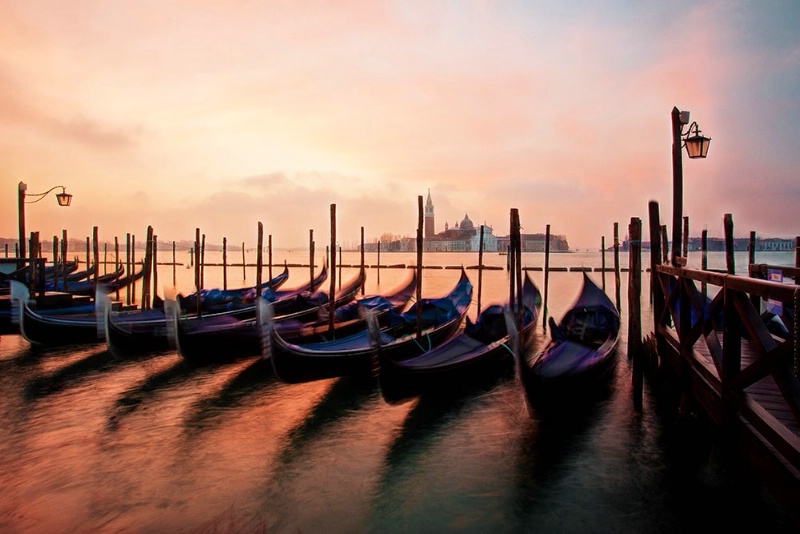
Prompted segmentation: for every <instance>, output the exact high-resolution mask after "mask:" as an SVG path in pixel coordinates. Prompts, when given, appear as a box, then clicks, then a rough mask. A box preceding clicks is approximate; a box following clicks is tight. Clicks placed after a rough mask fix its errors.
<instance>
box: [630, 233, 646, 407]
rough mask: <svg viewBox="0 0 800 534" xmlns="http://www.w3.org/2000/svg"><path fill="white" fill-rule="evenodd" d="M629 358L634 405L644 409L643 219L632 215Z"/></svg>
mask: <svg viewBox="0 0 800 534" xmlns="http://www.w3.org/2000/svg"><path fill="white" fill-rule="evenodd" d="M628 237H629V247H628V267H629V269H628V359H629V360H632V365H633V376H632V379H633V406H634V409H635V410H637V411H641V409H642V396H643V390H644V371H643V369H642V367H643V362H642V359H643V357H644V355H643V351H642V312H641V305H642V304H641V303H642V300H641V299H642V220H641V219H639V218H638V217H631V223H630V226H629V228H628Z"/></svg>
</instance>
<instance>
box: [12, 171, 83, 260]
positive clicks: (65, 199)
mask: <svg viewBox="0 0 800 534" xmlns="http://www.w3.org/2000/svg"><path fill="white" fill-rule="evenodd" d="M59 187H60V188H61V192H60V193H56V200H57V201H58V205H59V206H62V207H64V208H66V207H68V206H69V205H70V204H72V195H70V194H69V193H67V188H66V187H64V186H63V185H57V186H55V187H51V188H50V189H48V190H47V191H45V192H44V193H26V191H27V190H28V184H26V183H25V182H20V183H19V256H20V258H24V257H25V256H26V250H25V204H35V203H36V202H39V201H40V200H42V199H44V197H46V196H47V195H48V194H49V193H51V192H52V191H54V190H55V189H58V188H59ZM25 197H36V198H35V200H26V198H25Z"/></svg>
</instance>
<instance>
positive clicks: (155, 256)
mask: <svg viewBox="0 0 800 534" xmlns="http://www.w3.org/2000/svg"><path fill="white" fill-rule="evenodd" d="M152 285H153V295H152V298H151V299H150V301H151V302H152V305H151V307H153V306H155V302H156V298H158V236H157V235H156V234H153V284H152Z"/></svg>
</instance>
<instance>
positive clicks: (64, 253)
mask: <svg viewBox="0 0 800 534" xmlns="http://www.w3.org/2000/svg"><path fill="white" fill-rule="evenodd" d="M68 252H69V242H68V241H67V231H66V230H65V229H62V230H61V261H62V262H63V264H64V292H69V277H68V276H67V254H68ZM117 300H119V292H117Z"/></svg>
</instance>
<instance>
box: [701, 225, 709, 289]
mask: <svg viewBox="0 0 800 534" xmlns="http://www.w3.org/2000/svg"><path fill="white" fill-rule="evenodd" d="M700 249H701V250H702V254H701V257H700V268H701V269H702V270H704V271H705V270H707V269H708V230H707V229H703V233H702V235H701V237H700ZM700 287H701V291H702V293H703V302H705V300H706V296H707V295H708V283H707V282H706V281H705V280H704V281H703V282H701V283H700Z"/></svg>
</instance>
